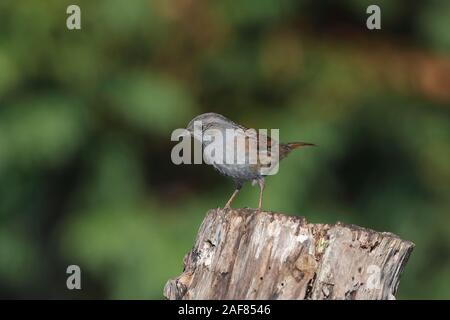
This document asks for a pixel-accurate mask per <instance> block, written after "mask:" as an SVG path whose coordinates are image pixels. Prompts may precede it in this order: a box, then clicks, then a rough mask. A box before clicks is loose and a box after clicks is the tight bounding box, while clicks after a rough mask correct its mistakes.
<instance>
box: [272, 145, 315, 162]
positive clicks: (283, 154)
mask: <svg viewBox="0 0 450 320" xmlns="http://www.w3.org/2000/svg"><path fill="white" fill-rule="evenodd" d="M311 146H315V144H314V143H309V142H288V143H282V144H280V158H281V159H282V158H284V157H286V156H287V155H288V154H289V153H290V152H291V151H292V150H294V149H297V148H300V147H311Z"/></svg>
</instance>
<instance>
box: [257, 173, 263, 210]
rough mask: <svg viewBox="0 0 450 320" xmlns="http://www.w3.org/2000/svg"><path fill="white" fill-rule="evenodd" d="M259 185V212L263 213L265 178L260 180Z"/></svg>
mask: <svg viewBox="0 0 450 320" xmlns="http://www.w3.org/2000/svg"><path fill="white" fill-rule="evenodd" d="M258 185H259V202H258V211H261V207H262V198H263V191H264V178H263V179H259V180H258Z"/></svg>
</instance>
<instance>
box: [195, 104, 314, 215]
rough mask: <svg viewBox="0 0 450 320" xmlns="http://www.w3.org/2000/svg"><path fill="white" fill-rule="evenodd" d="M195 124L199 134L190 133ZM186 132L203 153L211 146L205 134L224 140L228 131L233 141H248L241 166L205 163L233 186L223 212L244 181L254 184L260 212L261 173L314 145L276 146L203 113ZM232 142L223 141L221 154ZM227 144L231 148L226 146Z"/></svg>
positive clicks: (295, 143) (263, 175)
mask: <svg viewBox="0 0 450 320" xmlns="http://www.w3.org/2000/svg"><path fill="white" fill-rule="evenodd" d="M199 122H201V125H202V126H201V130H194V129H195V128H194V125H195V124H197V123H199ZM186 129H187V130H188V131H189V133H190V134H191V135H192V136H193V137H194V138H195V139H197V140H199V141H201V143H202V146H203V149H204V150H205V148H206V147H207V146H208V145H209V144H210V143H211V139H205V136H206V135H207V134H208V130H217V131H219V132H221V133H222V134H223V136H224V137H225V136H226V132H227V130H228V132H229V129H232V130H233V131H234V132H237V134H236V136H235V137H234V138H235V139H237V138H238V136H239V135H242V134H244V135H245V139H247V140H246V141H249V143H246V144H245V145H244V146H243V147H244V150H242V151H243V153H244V154H245V163H243V164H242V162H234V163H226V161H223V162H217V161H214V160H211V159H209V161H208V162H209V164H211V165H213V167H214V168H215V169H216V170H217V171H219V172H220V173H221V174H223V175H225V176H228V177H231V178H233V180H234V182H235V186H236V188H235V191H234V192H233V194H232V195H231V197H230V199H229V200H228V201H227V203H226V204H225V207H224V208H227V209H228V208H230V206H231V203H232V202H233V200H234V198H235V197H236V195H237V194H238V192H239V190H240V189H241V188H242V185H243V183H244V182H246V181H252V185H255V184H256V183H258V185H259V188H260V192H259V202H258V210H261V206H262V198H263V191H264V177H265V176H266V175H267V172H265V171H264V170H263V169H264V168H267V167H269V166H273V165H276V164H277V163H278V162H279V161H280V160H281V159H283V158H285V157H286V156H287V155H288V154H289V153H290V152H291V151H292V150H294V149H296V148H299V147H304V146H314V144H312V143H307V142H290V143H278V142H277V141H275V140H274V139H272V138H270V137H268V136H266V135H262V134H255V133H254V132H256V131H253V132H252V131H251V130H248V129H247V128H245V127H243V126H241V125H239V124H236V123H234V122H233V121H231V120H230V119H228V118H226V117H224V116H222V115H220V114H217V113H213V112H210V113H204V114H201V115H199V116H197V117H195V118H194V119H192V120H191V121H190V122H189V124H188V126H187V128H186ZM262 140H264V141H266V142H265V143H264V142H262ZM235 141H236V140H234V141H231V143H230V140H224V143H225V144H226V145H225V146H224V152H227V151H230V149H231V148H233V149H234V148H235V146H236V144H233V142H235ZM251 142H253V143H255V145H256V149H257V153H258V158H257V161H256V163H252V162H251V161H249V149H250V144H251ZM230 144H232V145H231V146H230ZM262 145H264V146H265V149H266V150H267V153H260V151H261V146H262ZM275 147H278V149H276V148H275ZM234 150H236V149H234ZM275 150H278V151H277V154H276V155H277V156H276V157H275V158H272V155H273V153H274V152H275ZM237 154H239V148H238V149H237ZM204 156H205V155H204ZM207 160H208V159H207ZM274 162H275V163H274Z"/></svg>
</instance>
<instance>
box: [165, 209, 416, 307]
mask: <svg viewBox="0 0 450 320" xmlns="http://www.w3.org/2000/svg"><path fill="white" fill-rule="evenodd" d="M413 247H414V244H413V243H412V242H410V241H405V240H402V239H400V238H399V237H398V236H396V235H394V234H392V233H387V232H376V231H373V230H370V229H365V228H362V227H358V226H355V225H345V224H342V223H339V222H338V223H336V224H334V225H328V224H310V223H307V222H306V220H305V218H303V217H299V216H288V215H284V214H281V213H273V212H258V211H256V210H252V209H236V210H234V209H230V210H223V209H213V210H210V211H209V212H208V214H207V216H206V217H205V219H204V221H203V223H202V224H201V226H200V229H199V232H198V235H197V239H196V242H195V245H194V247H193V248H192V250H191V251H190V252H188V254H187V255H186V256H185V258H184V271H183V273H182V274H181V275H180V276H178V277H177V278H175V279H171V280H169V281H168V282H167V284H166V286H165V288H164V295H165V297H166V298H167V299H186V300H189V299H395V293H396V292H397V287H398V284H399V278H400V274H401V273H402V270H403V268H404V267H405V264H406V262H407V260H408V258H409V255H410V254H411V251H412V250H413Z"/></svg>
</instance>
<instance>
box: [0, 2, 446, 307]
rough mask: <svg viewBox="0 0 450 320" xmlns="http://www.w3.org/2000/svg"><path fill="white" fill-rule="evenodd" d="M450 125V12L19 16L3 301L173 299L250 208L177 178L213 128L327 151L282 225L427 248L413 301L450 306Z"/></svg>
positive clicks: (273, 204)
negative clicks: (195, 143)
mask: <svg viewBox="0 0 450 320" xmlns="http://www.w3.org/2000/svg"><path fill="white" fill-rule="evenodd" d="M374 3H376V4H378V5H379V6H380V7H381V17H382V30H379V31H369V30H368V29H367V28H366V18H367V17H368V15H367V14H366V8H367V6H368V5H369V4H374ZM69 4H78V5H79V6H80V7H81V18H82V29H81V30H75V31H69V30H68V29H67V28H66V18H67V16H68V15H67V14H66V8H67V6H68V5H69ZM449 107H450V2H449V1H417V2H412V1H407V0H404V1H400V0H397V1H392V0H389V1H388V0H385V1H365V0H341V1H314V0H303V1H301V0H257V1H239V2H238V1H227V0H224V1H204V0H176V1H169V0H158V1H157V0H155V1H149V0H133V1H127V2H125V1H120V0H104V1H103V0H102V1H100V0H99V1H87V0H86V1H65V0H63V1H61V0H59V1H56V0H55V1H45V2H43V1H37V0H34V1H31V0H30V1H17V0H14V1H12V0H11V1H10V0H2V1H1V2H0V181H1V183H0V297H1V298H126V299H131V298H139V299H160V298H162V289H163V286H164V284H165V282H166V281H167V279H168V278H170V277H174V276H176V275H178V274H179V273H181V271H182V259H183V256H184V254H185V253H186V252H187V251H188V250H189V249H190V248H191V246H192V244H193V241H194V239H195V235H196V233H197V229H198V227H199V225H200V223H201V221H202V219H203V217H204V215H205V213H206V212H207V210H208V209H210V208H214V207H217V206H222V205H223V204H224V202H225V201H226V200H227V199H228V197H229V196H230V194H231V192H232V191H233V183H232V182H231V181H230V180H228V179H227V178H224V177H221V176H220V175H218V174H217V173H216V172H215V171H214V170H213V169H212V168H211V167H207V166H186V165H185V166H175V165H173V164H172V163H171V161H170V152H171V148H172V147H173V146H174V145H175V143H174V142H171V141H170V134H171V132H172V130H174V129H175V128H179V127H185V126H186V124H187V122H188V121H189V120H190V119H191V118H193V117H194V116H195V115H197V114H199V113H202V112H211V111H212V112H219V113H222V114H224V115H226V116H228V117H229V118H231V119H233V120H234V121H236V122H239V123H241V124H243V125H246V126H247V127H255V128H280V137H281V140H283V141H292V140H303V141H310V142H314V143H316V144H318V145H319V147H318V148H315V149H302V150H300V151H297V152H295V153H293V154H292V155H291V156H290V157H289V158H287V159H286V160H284V161H283V163H282V164H281V166H280V172H279V173H278V174H277V175H276V176H272V177H269V178H268V179H267V183H266V193H265V201H264V207H265V209H269V210H274V211H282V212H285V213H290V214H298V215H303V216H305V217H306V218H307V219H308V221H310V222H322V223H334V222H336V221H338V220H340V221H343V222H345V223H354V224H358V225H361V226H365V227H368V228H373V229H376V230H379V231H390V232H393V233H396V234H398V235H399V236H401V237H402V238H404V239H408V240H411V241H413V242H414V243H415V244H416V248H415V249H414V252H413V254H412V256H411V258H410V261H409V263H408V264H407V266H406V269H405V271H404V273H403V276H402V279H401V282H400V286H399V292H398V295H397V296H398V298H403V299H406V298H430V299H431V298H450V215H449V213H450V201H449V194H450V163H449V160H450V148H449V141H450V122H449V119H450V118H449V115H450V114H449ZM257 196H258V190H257V188H251V187H250V185H246V186H244V188H243V190H242V193H241V194H240V195H239V196H238V198H237V200H236V202H235V204H234V206H236V207H243V206H249V207H256V204H257ZM70 264H77V265H79V266H80V267H81V270H82V290H81V291H77V290H74V291H69V290H67V289H66V277H67V275H66V273H65V272H66V268H67V266H68V265H70Z"/></svg>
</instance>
